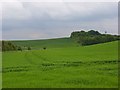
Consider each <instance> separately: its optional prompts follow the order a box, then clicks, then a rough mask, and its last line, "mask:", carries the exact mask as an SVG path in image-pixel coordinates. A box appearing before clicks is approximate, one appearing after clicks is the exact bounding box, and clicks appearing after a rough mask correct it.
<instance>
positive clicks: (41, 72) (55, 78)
mask: <svg viewBox="0 0 120 90" xmlns="http://www.w3.org/2000/svg"><path fill="white" fill-rule="evenodd" d="M66 46H67V45H66ZM41 47H42V46H41ZM2 58H3V59H2V60H3V61H2V64H3V65H2V66H3V71H2V72H3V73H2V75H3V76H2V77H3V88H28V87H29V88H117V87H118V41H114V42H109V43H103V44H96V45H90V46H75V45H73V47H64V46H63V47H56V48H53V47H52V48H47V49H46V50H43V49H40V50H29V51H28V50H24V51H9V52H3V53H2Z"/></svg>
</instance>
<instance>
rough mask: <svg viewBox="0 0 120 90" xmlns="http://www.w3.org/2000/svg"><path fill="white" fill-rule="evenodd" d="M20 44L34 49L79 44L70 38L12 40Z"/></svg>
mask: <svg viewBox="0 0 120 90" xmlns="http://www.w3.org/2000/svg"><path fill="white" fill-rule="evenodd" d="M12 42H13V43H14V44H16V45H18V46H22V47H24V46H26V47H29V46H30V47H32V49H40V48H43V47H47V48H58V47H59V48H60V47H74V46H77V45H78V44H77V43H76V42H74V41H73V40H72V39H70V38H56V39H46V40H19V41H12Z"/></svg>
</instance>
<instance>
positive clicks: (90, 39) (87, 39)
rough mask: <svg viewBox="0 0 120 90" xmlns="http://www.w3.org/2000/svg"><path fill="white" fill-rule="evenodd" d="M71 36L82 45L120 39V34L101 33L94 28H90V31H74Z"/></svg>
mask: <svg viewBox="0 0 120 90" xmlns="http://www.w3.org/2000/svg"><path fill="white" fill-rule="evenodd" d="M70 38H72V39H73V40H75V41H76V42H77V43H79V44H81V45H92V44H98V43H105V42H111V41H115V40H120V36H118V35H110V34H101V33H99V32H98V31H94V30H90V31H88V32H85V31H76V32H72V33H71V36H70Z"/></svg>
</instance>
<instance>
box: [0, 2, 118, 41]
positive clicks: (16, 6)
mask: <svg viewBox="0 0 120 90" xmlns="http://www.w3.org/2000/svg"><path fill="white" fill-rule="evenodd" d="M1 9H2V14H1V13H0V16H1V17H0V20H1V21H2V39H4V40H27V39H49V38H61V37H69V36H70V34H71V32H73V31H80V30H85V31H88V30H97V31H99V32H101V33H104V32H105V31H107V33H110V34H118V3H117V2H64V1H60V2H33V1H31V2H22V1H18V0H13V1H12V2H2V8H1ZM1 9H0V11H1ZM0 33H1V32H0Z"/></svg>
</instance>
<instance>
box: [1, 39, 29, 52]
mask: <svg viewBox="0 0 120 90" xmlns="http://www.w3.org/2000/svg"><path fill="white" fill-rule="evenodd" d="M1 45H2V46H1V47H2V51H22V47H21V46H17V45H14V44H13V43H12V42H10V41H2V44H1ZM28 50H31V47H28Z"/></svg>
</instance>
